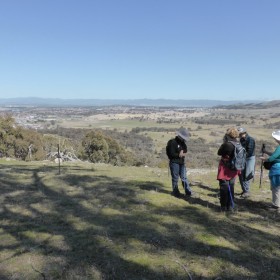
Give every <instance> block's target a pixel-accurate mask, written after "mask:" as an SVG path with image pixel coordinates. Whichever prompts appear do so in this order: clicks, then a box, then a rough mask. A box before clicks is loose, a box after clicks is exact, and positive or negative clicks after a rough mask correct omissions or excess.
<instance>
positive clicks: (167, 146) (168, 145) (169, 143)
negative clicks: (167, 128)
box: [165, 139, 174, 159]
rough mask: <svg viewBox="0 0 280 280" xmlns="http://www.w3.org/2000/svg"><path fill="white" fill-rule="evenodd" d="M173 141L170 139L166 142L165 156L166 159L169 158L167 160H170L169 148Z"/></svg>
mask: <svg viewBox="0 0 280 280" xmlns="http://www.w3.org/2000/svg"><path fill="white" fill-rule="evenodd" d="M173 140H174V139H170V140H168V142H167V145H166V148H165V149H166V155H167V157H168V158H169V159H171V154H170V147H171V143H172V141H173Z"/></svg>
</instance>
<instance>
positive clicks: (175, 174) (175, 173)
mask: <svg viewBox="0 0 280 280" xmlns="http://www.w3.org/2000/svg"><path fill="white" fill-rule="evenodd" d="M169 167H170V173H171V178H172V179H171V180H172V192H173V194H174V195H175V196H178V195H180V191H179V189H178V180H179V164H178V163H174V162H169Z"/></svg>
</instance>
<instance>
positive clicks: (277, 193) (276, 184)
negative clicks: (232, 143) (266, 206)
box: [261, 130, 280, 213]
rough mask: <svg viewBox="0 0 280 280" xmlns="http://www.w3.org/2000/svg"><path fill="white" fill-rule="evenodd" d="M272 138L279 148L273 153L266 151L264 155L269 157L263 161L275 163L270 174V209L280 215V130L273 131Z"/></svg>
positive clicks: (263, 157) (263, 158)
mask: <svg viewBox="0 0 280 280" xmlns="http://www.w3.org/2000/svg"><path fill="white" fill-rule="evenodd" d="M272 137H273V138H274V140H275V141H276V142H277V143H278V146H277V147H276V149H275V151H274V152H273V153H270V152H268V151H266V150H265V149H264V150H263V153H264V154H266V155H268V156H269V157H267V156H266V155H265V156H262V157H261V159H262V160H267V161H269V162H271V163H273V164H272V166H271V168H270V170H269V174H268V176H269V180H270V186H271V191H272V205H271V206H270V209H272V210H276V211H277V212H278V213H280V130H278V131H273V132H272Z"/></svg>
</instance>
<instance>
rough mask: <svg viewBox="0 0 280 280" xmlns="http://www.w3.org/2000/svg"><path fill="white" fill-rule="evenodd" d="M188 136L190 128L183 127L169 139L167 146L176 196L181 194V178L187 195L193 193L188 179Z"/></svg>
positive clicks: (173, 192) (173, 191) (173, 189)
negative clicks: (186, 160)
mask: <svg viewBox="0 0 280 280" xmlns="http://www.w3.org/2000/svg"><path fill="white" fill-rule="evenodd" d="M188 138H189V132H188V130H187V129H185V128H181V129H180V130H179V131H177V135H176V137H175V138H174V139H171V140H169V141H168V144H167V147H166V153H167V156H168V158H169V168H170V173H171V177H172V194H173V195H174V196H175V197H179V196H180V191H179V189H178V181H179V178H180V179H181V182H182V186H183V188H184V190H185V193H186V195H187V196H190V195H191V194H192V191H191V188H190V186H189V182H188V179H187V171H186V166H185V157H186V154H187V150H188V149H187V145H186V141H187V140H188Z"/></svg>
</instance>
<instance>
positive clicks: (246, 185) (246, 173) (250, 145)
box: [238, 127, 256, 198]
mask: <svg viewBox="0 0 280 280" xmlns="http://www.w3.org/2000/svg"><path fill="white" fill-rule="evenodd" d="M238 132H239V139H240V143H241V145H242V146H243V147H244V148H245V150H246V165H245V168H244V169H243V170H242V172H241V174H240V175H239V182H240V185H241V188H242V193H241V197H242V198H246V197H248V196H249V195H250V183H251V181H252V179H253V178H254V175H255V162H256V157H255V146H256V144H255V139H254V138H253V137H251V136H250V135H249V134H248V132H247V129H246V128H244V127H240V128H238Z"/></svg>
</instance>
